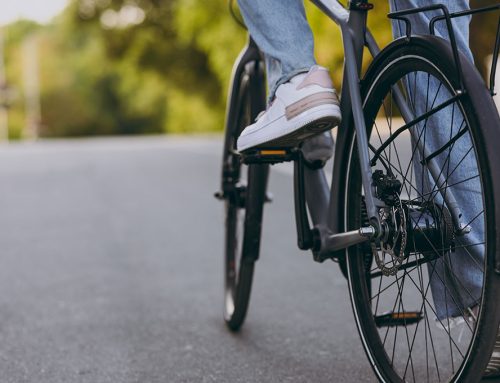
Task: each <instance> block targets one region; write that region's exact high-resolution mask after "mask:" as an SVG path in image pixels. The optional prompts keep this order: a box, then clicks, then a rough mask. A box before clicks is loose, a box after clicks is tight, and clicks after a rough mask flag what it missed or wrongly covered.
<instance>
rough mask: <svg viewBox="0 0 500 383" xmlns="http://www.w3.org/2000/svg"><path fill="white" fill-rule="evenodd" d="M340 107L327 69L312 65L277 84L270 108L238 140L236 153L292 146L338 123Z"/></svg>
mask: <svg viewBox="0 0 500 383" xmlns="http://www.w3.org/2000/svg"><path fill="white" fill-rule="evenodd" d="M340 120H341V118H340V107H339V101H338V98H337V93H336V92H335V89H334V88H333V84H332V80H331V79H330V75H329V73H328V69H326V68H323V67H321V66H318V65H315V66H313V67H312V68H311V69H310V70H309V72H307V73H301V74H298V75H297V76H295V77H293V78H292V79H290V81H288V82H286V83H284V84H282V85H280V86H279V87H278V89H277V90H276V97H275V99H274V100H273V101H272V103H271V105H270V106H269V107H268V108H267V110H265V111H264V112H262V113H261V114H259V116H258V117H257V121H256V122H255V123H254V124H252V125H249V126H247V127H246V128H245V129H244V130H243V132H242V133H241V135H240V137H239V138H238V142H237V147H238V151H240V152H241V151H245V150H248V149H252V148H254V147H256V146H259V147H274V148H281V147H294V146H297V145H299V144H300V143H301V142H302V141H304V140H305V139H306V138H308V137H311V136H314V135H316V134H319V133H321V132H324V131H326V130H329V129H332V128H333V127H335V126H337V125H338V124H339V123H340Z"/></svg>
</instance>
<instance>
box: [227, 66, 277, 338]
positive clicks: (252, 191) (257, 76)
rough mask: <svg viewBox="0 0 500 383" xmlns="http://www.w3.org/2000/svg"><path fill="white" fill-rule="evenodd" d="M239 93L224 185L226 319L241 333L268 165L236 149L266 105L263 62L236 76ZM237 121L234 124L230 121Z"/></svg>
mask: <svg viewBox="0 0 500 383" xmlns="http://www.w3.org/2000/svg"><path fill="white" fill-rule="evenodd" d="M235 80H236V81H239V82H238V83H237V86H238V88H237V89H238V90H239V91H238V92H236V94H237V99H236V100H235V101H236V102H234V103H232V105H233V107H234V110H232V111H230V113H229V115H230V116H234V120H232V119H231V118H228V126H227V127H226V137H225V144H224V153H223V165H222V166H223V169H222V176H223V182H222V185H223V186H222V187H223V190H224V198H225V213H226V222H225V257H224V258H225V259H224V261H225V262H224V274H225V276H224V287H225V289H224V291H225V294H224V320H225V321H226V324H227V326H228V327H229V328H230V329H231V330H233V331H237V330H239V328H240V327H241V326H242V324H243V322H244V320H245V317H246V313H247V310H248V304H249V301H250V293H251V290H252V281H253V274H254V268H255V262H256V260H257V259H258V257H259V250H260V249H259V247H260V237H261V225H262V214H263V208H264V202H265V195H266V186H267V178H268V173H269V166H268V165H249V166H247V165H245V164H243V163H242V162H241V157H240V156H239V155H238V154H237V152H236V141H237V138H238V136H239V134H240V132H241V130H242V129H244V128H245V127H246V126H247V125H250V124H251V123H252V121H253V120H254V119H255V118H256V116H257V114H258V113H259V112H260V111H261V110H262V109H264V108H265V89H264V81H263V72H262V68H261V66H260V61H250V62H249V63H247V64H246V66H245V70H244V71H243V72H242V74H241V78H237V79H235ZM231 123H233V124H234V125H230V124H231Z"/></svg>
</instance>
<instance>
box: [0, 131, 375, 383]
mask: <svg viewBox="0 0 500 383" xmlns="http://www.w3.org/2000/svg"><path fill="white" fill-rule="evenodd" d="M220 152H221V144H220V137H190V138H182V137H169V138H167V137H145V138H116V139H90V140H75V141H69V140H61V141H46V142H39V143H28V144H13V145H10V146H8V147H2V148H0V212H1V213H0V244H1V246H0V249H1V255H0V257H1V258H0V259H1V267H0V291H1V292H2V293H1V294H0V381H1V382H3V383H10V382H12V383H18V382H33V383H44V382H47V383H57V382H65V383H67V382H89V383H101V382H103V383H104V382H110V383H120V382H127V383H128V382H138V383H139V382H141V383H142V382H161V383H166V382H230V383H234V382H245V383H246V382H347V383H349V382H374V381H375V378H374V375H373V373H372V371H371V369H370V366H369V365H368V362H367V360H366V357H365V354H364V352H363V350H362V347H361V344H360V341H359V338H358V336H357V332H356V329H355V324H354V322H353V316H352V312H351V308H350V305H349V302H348V292H347V289H346V283H345V280H344V278H343V277H342V275H341V273H340V271H339V269H338V267H337V266H336V264H334V263H333V262H327V263H325V264H321V265H320V264H317V263H314V262H313V261H312V258H311V255H310V254H309V253H308V252H301V251H299V250H298V249H297V248H296V245H295V242H296V238H295V232H294V216H293V210H292V206H293V204H292V203H293V201H292V194H291V192H292V188H291V186H292V178H291V175H290V174H291V169H290V167H288V166H287V165H284V166H280V167H278V168H275V169H274V171H273V172H272V175H271V180H270V190H271V191H272V192H273V194H274V196H275V201H274V202H273V203H272V204H270V205H268V206H266V211H265V217H264V225H265V226H264V228H265V233H264V237H263V241H262V256H261V260H260V261H259V262H258V265H257V269H256V276H255V283H254V290H253V295H252V300H251V307H250V311H249V315H248V318H247V322H246V324H245V327H244V329H243V331H242V332H241V333H239V334H231V333H230V332H228V331H227V329H226V327H225V325H224V323H223V321H222V315H221V313H222V267H223V265H222V245H223V243H222V239H223V232H222V227H223V214H222V213H223V210H222V204H221V203H220V202H218V201H216V200H215V199H214V198H213V197H212V194H213V192H214V191H215V190H217V188H218V177H219V157H220Z"/></svg>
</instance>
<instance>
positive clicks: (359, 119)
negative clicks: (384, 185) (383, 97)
mask: <svg viewBox="0 0 500 383" xmlns="http://www.w3.org/2000/svg"><path fill="white" fill-rule="evenodd" d="M340 26H341V29H342V41H343V43H344V51H345V64H344V70H345V71H346V74H347V80H348V83H347V84H344V86H348V87H349V93H350V96H351V103H352V114H353V118H354V127H355V129H356V142H357V149H358V155H359V162H360V167H361V179H362V183H363V189H364V190H365V203H366V210H367V213H368V217H369V220H370V222H373V223H374V224H376V226H377V231H378V232H380V220H379V216H378V214H377V207H376V205H375V198H374V195H375V190H374V188H373V183H372V170H371V167H370V153H369V149H368V137H367V133H366V124H365V117H364V115H363V106H362V102H361V94H360V89H359V74H358V70H357V62H358V60H357V57H356V54H355V50H354V42H353V36H352V35H351V31H350V29H349V26H348V25H347V23H343V24H340Z"/></svg>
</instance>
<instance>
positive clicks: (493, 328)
mask: <svg viewBox="0 0 500 383" xmlns="http://www.w3.org/2000/svg"><path fill="white" fill-rule="evenodd" d="M461 63H462V70H463V73H464V76H463V78H464V84H463V87H464V88H463V90H464V92H460V91H457V89H460V81H459V76H458V73H457V69H456V66H455V62H454V60H453V54H452V51H451V49H450V47H449V44H448V43H447V42H445V41H444V40H442V39H439V38H435V37H425V38H424V37H412V39H411V41H410V42H404V41H403V40H401V41H396V42H395V43H393V45H392V46H389V47H388V48H387V49H386V50H384V51H383V52H382V53H381V56H380V57H379V58H376V60H375V62H374V63H373V65H372V67H371V68H370V69H369V71H368V73H367V75H366V77H365V78H366V80H365V82H364V84H363V109H364V114H365V119H366V125H367V132H368V138H369V145H370V151H371V158H372V166H373V169H372V170H373V172H374V174H375V175H376V176H375V177H374V184H375V185H377V186H376V188H377V195H378V197H379V199H381V200H384V203H383V204H381V206H380V207H379V215H380V219H381V221H382V222H384V224H385V225H386V228H387V233H388V234H387V235H386V236H385V237H384V238H381V239H380V240H379V241H377V242H374V243H372V244H371V245H366V244H364V245H360V246H355V247H352V248H350V249H349V250H348V252H347V266H348V281H349V289H350V297H351V302H352V306H353V311H354V315H355V319H356V323H357V326H358V330H359V334H360V336H361V339H362V342H363V346H364V348H365V351H366V353H367V355H368V358H369V361H370V363H371V365H372V367H373V369H374V371H375V373H376V375H377V377H378V378H379V379H380V380H381V381H384V382H403V381H408V382H441V381H443V382H475V381H479V380H480V379H481V376H482V373H483V371H484V368H485V366H486V364H487V362H488V359H489V357H490V355H491V352H492V347H493V343H494V340H495V337H496V333H497V330H498V323H499V322H498V321H499V310H498V307H497V302H498V293H499V292H500V290H499V276H498V275H497V274H496V273H495V271H494V268H495V257H496V256H497V255H498V254H497V253H498V248H499V247H498V244H499V240H498V238H497V236H496V234H495V228H496V226H497V225H499V224H500V217H499V214H498V211H495V205H497V204H498V203H500V200H499V198H500V190H499V188H498V180H494V179H493V177H498V176H499V175H500V162H498V161H497V159H498V154H495V151H494V148H493V147H492V145H495V144H496V143H497V142H498V137H499V135H500V122H499V117H498V113H497V111H496V108H495V107H494V104H493V102H492V100H491V96H490V95H489V93H488V92H487V89H486V87H485V86H484V83H483V81H482V80H481V78H480V76H479V75H478V73H477V71H476V70H475V68H474V67H473V66H472V65H471V64H470V63H469V62H468V61H467V60H466V59H465V57H461ZM396 94H399V96H396ZM398 97H399V99H398ZM403 117H404V118H403ZM346 164H347V169H346V173H347V181H346V189H345V196H346V197H345V217H346V218H345V219H346V221H345V226H346V228H347V229H348V230H351V229H356V228H359V227H361V226H366V225H367V216H366V210H365V206H364V197H363V195H364V191H363V190H362V185H361V176H360V170H359V161H358V154H357V151H356V142H355V137H354V135H353V136H352V137H351V139H350V146H349V153H348V160H347V161H346ZM394 180H397V181H399V187H397V186H396V187H394V185H398V184H397V182H395V181H394ZM391 185H392V186H391ZM396 189H397V192H395V191H394V190H396ZM497 210H498V209H497Z"/></svg>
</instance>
